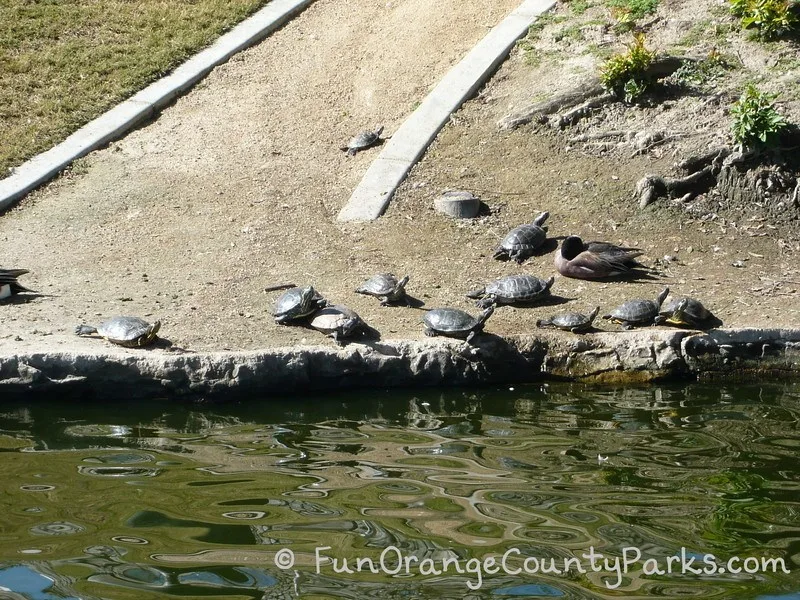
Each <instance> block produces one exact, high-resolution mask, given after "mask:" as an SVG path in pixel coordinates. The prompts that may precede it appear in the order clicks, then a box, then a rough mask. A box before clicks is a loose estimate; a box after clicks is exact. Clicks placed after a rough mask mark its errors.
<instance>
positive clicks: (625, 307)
mask: <svg viewBox="0 0 800 600" xmlns="http://www.w3.org/2000/svg"><path fill="white" fill-rule="evenodd" d="M667 294H669V288H668V287H665V288H664V289H663V290H662V291H661V293H660V294H659V295H658V297H657V298H656V299H655V301H653V300H640V299H637V300H628V301H627V302H625V303H624V304H622V305H620V306H618V307H617V308H615V309H614V310H612V311H611V313H610V314H607V315H603V318H604V319H608V320H610V321H611V322H612V323H620V324H621V325H622V328H623V329H632V328H633V327H636V326H642V325H651V324H652V323H653V321H654V320H655V318H656V317H657V316H658V311H659V310H661V304H662V303H663V302H664V298H666V297H667Z"/></svg>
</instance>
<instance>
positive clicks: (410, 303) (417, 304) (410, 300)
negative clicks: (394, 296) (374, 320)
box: [395, 294, 425, 309]
mask: <svg viewBox="0 0 800 600" xmlns="http://www.w3.org/2000/svg"><path fill="white" fill-rule="evenodd" d="M395 306H406V307H407V308H417V309H419V308H422V307H423V306H425V302H424V301H423V300H420V299H419V298H415V297H414V296H409V295H408V294H406V302H405V305H403V304H402V303H401V304H396V305H395Z"/></svg>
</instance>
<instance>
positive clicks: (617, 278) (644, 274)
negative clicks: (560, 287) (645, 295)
mask: <svg viewBox="0 0 800 600" xmlns="http://www.w3.org/2000/svg"><path fill="white" fill-rule="evenodd" d="M570 279H579V280H581V281H596V282H597V283H620V282H625V283H651V282H653V283H663V281H664V279H668V276H666V275H664V274H663V273H659V272H658V271H644V270H641V269H632V270H631V271H629V272H627V273H620V274H619V275H613V276H610V277H592V278H583V277H570Z"/></svg>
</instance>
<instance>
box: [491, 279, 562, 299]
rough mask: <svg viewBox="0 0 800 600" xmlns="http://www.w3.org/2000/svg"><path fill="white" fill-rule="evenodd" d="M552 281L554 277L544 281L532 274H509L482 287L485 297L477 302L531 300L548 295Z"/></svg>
mask: <svg viewBox="0 0 800 600" xmlns="http://www.w3.org/2000/svg"><path fill="white" fill-rule="evenodd" d="M554 281H555V278H554V277H551V278H550V279H548V280H547V281H545V280H544V279H539V278H538V277H534V276H533V275H509V276H508V277H503V278H501V279H498V280H496V281H493V282H492V283H490V284H489V285H487V286H486V288H485V289H484V295H485V296H486V298H485V299H484V300H482V301H481V302H479V303H478V305H479V306H485V305H488V304H490V303H497V304H515V303H518V302H532V301H533V300H537V299H539V298H542V297H544V296H549V295H550V287H551V286H552V285H553V282H554Z"/></svg>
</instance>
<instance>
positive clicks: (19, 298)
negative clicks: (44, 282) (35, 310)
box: [0, 291, 56, 304]
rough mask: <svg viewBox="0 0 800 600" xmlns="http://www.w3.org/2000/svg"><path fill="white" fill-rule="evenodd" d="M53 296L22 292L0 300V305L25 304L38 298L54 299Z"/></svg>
mask: <svg viewBox="0 0 800 600" xmlns="http://www.w3.org/2000/svg"><path fill="white" fill-rule="evenodd" d="M55 297H56V296H55V295H53V294H40V293H39V292H30V291H28V292H24V293H21V294H14V295H13V296H10V297H8V298H4V299H3V300H0V304H27V303H28V302H32V301H33V300H36V299H38V298H55Z"/></svg>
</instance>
